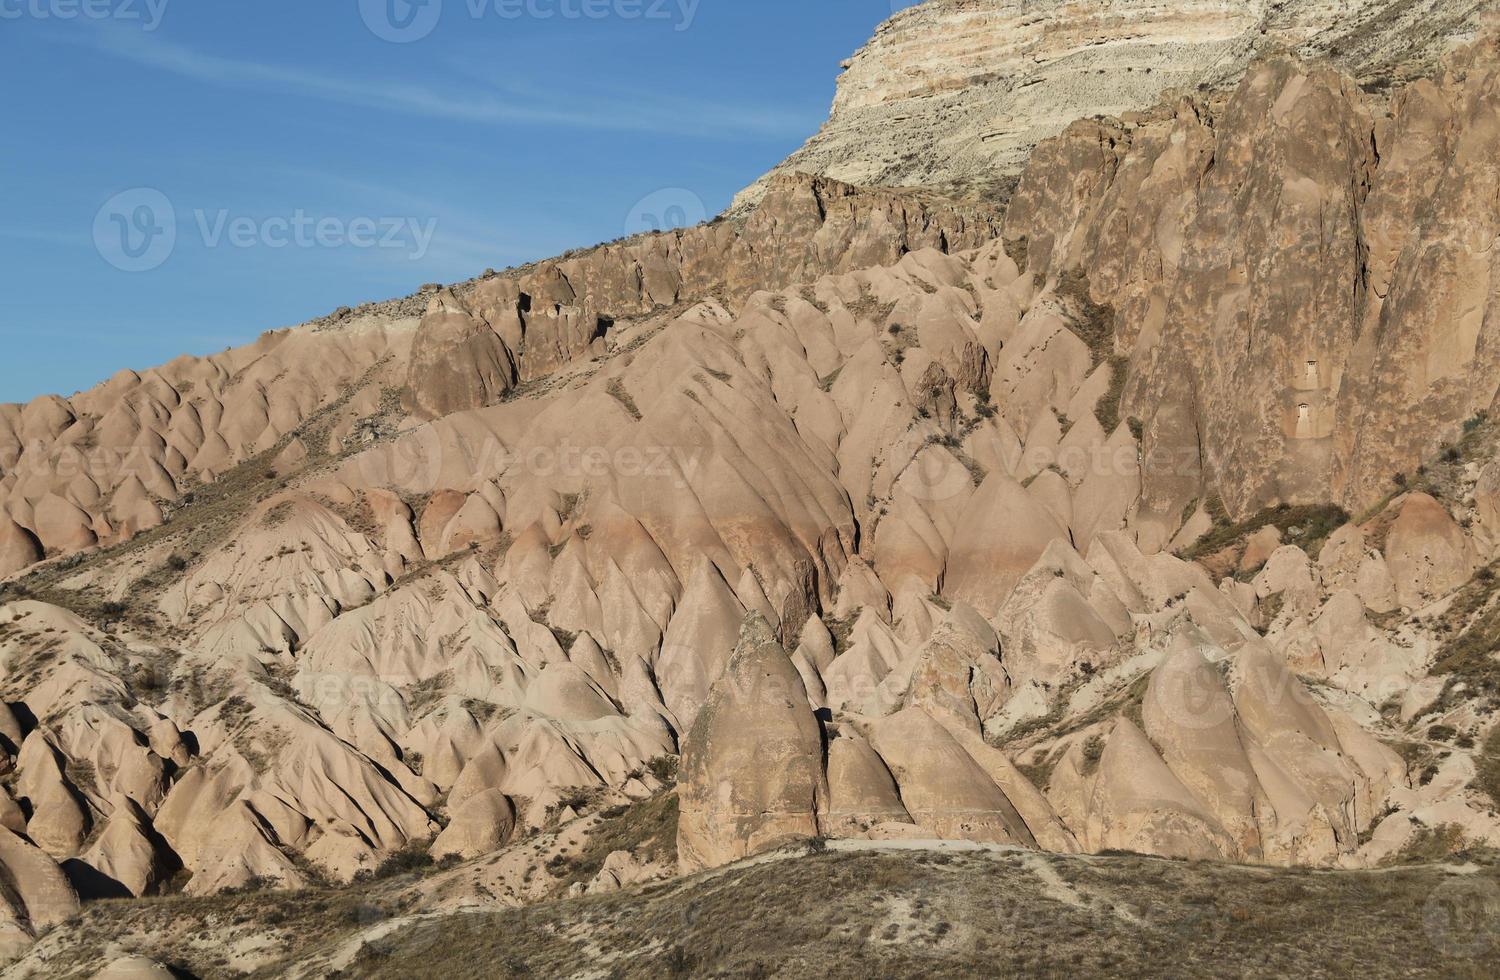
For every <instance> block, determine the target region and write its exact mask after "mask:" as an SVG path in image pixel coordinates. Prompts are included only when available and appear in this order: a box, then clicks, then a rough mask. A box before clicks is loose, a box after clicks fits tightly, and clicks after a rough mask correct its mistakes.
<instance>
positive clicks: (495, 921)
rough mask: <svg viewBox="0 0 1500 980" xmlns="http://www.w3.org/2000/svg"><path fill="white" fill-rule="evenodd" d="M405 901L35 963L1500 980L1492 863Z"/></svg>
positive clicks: (382, 890) (891, 880) (938, 874)
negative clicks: (425, 907) (495, 902)
mask: <svg viewBox="0 0 1500 980" xmlns="http://www.w3.org/2000/svg"><path fill="white" fill-rule="evenodd" d="M403 884H408V885H409V882H408V883H402V882H392V883H388V884H386V885H385V886H379V887H365V888H355V889H353V890H344V891H337V892H305V893H301V894H279V893H262V894H253V895H238V896H233V895H231V896H221V897H216V898H212V899H190V898H177V899H160V900H150V901H146V902H137V903H129V904H126V903H97V904H94V905H92V906H90V907H88V908H87V909H86V910H85V911H84V913H83V914H82V915H81V916H80V917H79V918H78V919H77V920H75V921H74V922H73V923H71V924H69V925H67V926H64V927H62V928H61V929H60V930H58V931H57V932H56V933H54V934H53V935H52V936H50V937H47V938H44V939H43V941H42V942H41V943H40V944H39V946H38V947H37V949H36V950H34V951H33V956H32V957H29V958H28V963H29V964H31V967H32V969H33V970H35V969H36V968H37V965H38V964H39V963H45V964H46V967H45V969H46V971H47V973H48V975H51V976H59V977H61V976H88V975H90V974H92V972H93V971H94V970H96V969H97V968H98V966H99V963H100V959H101V958H102V959H105V960H106V961H107V960H108V959H110V958H113V957H117V956H119V955H123V954H125V953H142V954H145V955H150V956H154V957H157V958H158V959H160V960H162V961H165V962H168V963H170V964H171V966H172V967H173V968H174V969H176V970H178V971H180V974H181V975H192V976H203V977H220V976H238V975H243V972H242V971H245V970H246V968H247V967H248V966H249V965H250V964H251V963H255V964H257V965H256V966H255V967H254V969H253V970H250V971H249V972H250V974H251V975H254V976H289V975H290V976H346V977H356V976H357V977H413V976H443V977H454V978H463V977H653V978H654V977H662V976H666V977H705V976H713V977H781V976H818V977H851V978H852V977H872V976H880V977H917V976H944V977H969V976H973V977H981V976H984V977H990V976H1007V975H1026V976H1060V975H1068V976H1071V977H1092V976H1112V977H1250V976H1256V977H1273V976H1274V977H1350V976H1359V977H1362V978H1375V977H1493V976H1495V975H1496V974H1497V972H1500V866H1497V864H1496V862H1495V860H1494V858H1493V856H1485V855H1478V856H1470V861H1469V862H1468V863H1465V864H1462V865H1452V864H1449V865H1423V866H1416V867H1405V868H1399V869H1390V870H1383V871H1360V872H1334V871H1314V870H1285V869H1269V868H1256V867H1245V866H1231V865H1219V864H1209V863H1201V862H1185V861H1172V860H1164V859H1159V858H1148V857H1142V856H1136V855H1109V856H1096V857H1077V856H1059V855H1047V854H1038V853H1034V852H1027V851H1020V850H1014V849H1009V848H1003V847H997V846H991V845H975V844H967V843H951V842H950V843H938V842H881V843H875V842H868V841H830V842H828V843H826V844H817V845H815V846H812V847H797V848H789V849H786V850H782V851H778V852H775V853H774V854H771V855H766V856H761V857H758V858H754V859H751V860H749V861H744V862H741V863H739V864H737V865H733V866H731V867H728V868H722V869H719V870H717V871H712V872H708V873H705V874H700V875H694V876H691V877H686V878H679V879H674V880H671V881H666V882H658V883H656V884H652V885H647V886H645V887H644V888H638V889H628V890H626V891H622V892H617V893H615V894H611V895H605V896H599V897H585V898H572V899H568V900H564V901H555V902H548V903H543V904H539V905H533V906H529V907H524V908H511V909H499V908H495V907H489V908H482V909H480V908H475V909H465V910H449V911H445V912H440V913H425V914H424V913H422V912H420V910H417V909H410V910H407V911H405V912H403V911H401V910H400V909H393V908H392V907H391V906H390V904H389V902H388V901H387V899H388V898H389V897H390V896H394V895H397V894H399V892H400V889H401V888H402V887H403ZM398 904H399V903H398ZM208 936H212V937H213V938H212V939H205V938H204V937H208ZM37 954H42V956H41V959H40V960H39V959H38V955H37ZM13 972H14V971H13ZM37 975H39V974H37Z"/></svg>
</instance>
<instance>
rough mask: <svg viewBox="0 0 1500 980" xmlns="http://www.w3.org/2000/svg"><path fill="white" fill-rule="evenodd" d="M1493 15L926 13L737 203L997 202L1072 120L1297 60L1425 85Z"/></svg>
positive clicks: (1406, 6) (1363, 0)
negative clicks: (909, 191) (877, 188)
mask: <svg viewBox="0 0 1500 980" xmlns="http://www.w3.org/2000/svg"><path fill="white" fill-rule="evenodd" d="M1485 6H1486V5H1485V4H1482V3H1481V4H1449V3H1443V2H1441V0H1410V2H1398V3H1389V2H1384V0H1358V2H1355V3H1350V4H1338V5H1335V4H1330V3H1327V2H1325V0H1292V2H1280V3H1278V2H1272V0H1253V2H1251V3H1244V4H1235V3H1226V2H1224V0H1193V2H1190V3H1168V2H1162V0H1108V2H1104V3H1097V4H1090V5H1086V6H1080V5H1078V4H1069V3H1064V2H1061V0H1047V2H1044V3H1032V2H1027V0H927V2H925V3H919V4H916V5H914V6H911V7H909V8H908V9H905V10H902V11H901V12H899V13H897V14H896V15H895V16H894V17H892V18H891V19H890V20H889V21H887V22H886V23H885V24H883V25H881V27H880V28H879V30H877V31H876V33H875V37H874V38H873V39H872V40H871V41H870V42H869V43H868V44H866V45H865V46H864V47H863V48H862V49H860V51H859V52H858V53H857V54H856V55H855V56H854V57H853V58H851V59H850V60H849V61H847V62H845V64H844V68H845V71H844V73H843V75H842V76H840V78H839V83H838V94H837V95H836V96H835V98H834V103H833V110H832V114H831V116H830V117H829V119H828V121H827V122H826V123H825V124H824V125H823V127H822V129H821V130H819V132H818V134H817V135H816V136H814V137H813V138H812V139H810V140H809V141H808V142H807V144H806V145H804V146H803V147H802V148H801V149H800V150H798V151H797V152H796V153H794V154H792V156H791V157H789V158H788V159H787V161H786V162H785V163H783V164H782V165H781V166H780V167H778V168H777V169H776V170H773V171H772V172H771V174H769V175H767V177H765V178H762V180H761V181H759V182H757V183H756V184H753V185H751V187H750V188H748V189H747V190H746V191H744V192H743V193H742V194H741V195H740V197H739V198H738V199H737V200H736V207H737V208H740V209H744V208H749V207H752V206H753V205H754V204H755V203H756V202H757V201H759V200H760V199H761V198H762V197H763V196H764V195H765V194H766V193H767V189H768V187H769V186H770V183H771V181H773V180H774V179H775V177H776V176H777V175H780V174H782V173H786V172H790V171H805V172H809V173H816V174H825V175H827V176H830V177H834V178H837V179H839V180H846V181H850V182H852V183H856V184H880V185H889V186H912V187H932V188H942V189H944V190H945V191H947V192H949V193H953V194H958V195H965V196H972V197H975V198H979V197H985V196H991V195H997V194H998V195H1003V194H1004V193H1005V190H1006V188H1007V186H1008V183H1009V182H1008V181H1007V180H1006V179H1005V178H1007V177H1012V178H1013V177H1014V175H1016V174H1018V173H1019V172H1020V171H1021V170H1022V168H1023V167H1024V166H1025V165H1026V163H1027V157H1028V155H1029V153H1030V151H1031V149H1032V148H1033V147H1034V146H1036V145H1037V144H1038V143H1039V142H1041V141H1043V140H1046V139H1049V138H1051V137H1053V136H1056V135H1057V134H1058V133H1059V132H1060V131H1061V130H1062V129H1063V127H1065V126H1067V125H1068V124H1069V123H1070V122H1072V121H1073V120H1075V119H1079V118H1085V117H1089V116H1095V115H1122V114H1124V113H1127V112H1130V111H1132V110H1141V109H1146V108H1148V107H1150V106H1151V105H1153V104H1154V103H1156V101H1157V100H1158V99H1159V98H1160V97H1161V96H1162V95H1163V94H1164V93H1167V92H1169V91H1171V90H1174V89H1176V90H1192V89H1195V88H1198V87H1200V86H1209V87H1212V86H1216V85H1220V84H1224V83H1226V82H1227V83H1228V84H1234V83H1235V82H1237V81H1238V80H1239V78H1240V76H1241V75H1242V74H1243V73H1244V70H1245V67H1246V66H1247V65H1248V64H1249V63H1250V62H1251V61H1252V60H1253V59H1254V58H1256V57H1257V56H1262V55H1265V54H1269V53H1272V52H1275V51H1279V50H1288V49H1290V50H1295V51H1297V52H1298V53H1299V54H1300V55H1301V56H1303V57H1306V58H1329V59H1332V60H1334V61H1335V62H1336V63H1338V64H1339V66H1340V67H1341V68H1343V69H1345V70H1347V71H1349V72H1350V73H1351V74H1353V75H1354V77H1355V78H1357V79H1358V80H1360V81H1362V82H1368V83H1370V84H1372V85H1374V86H1381V87H1383V86H1386V85H1389V84H1391V83H1392V81H1404V80H1407V79H1411V78H1415V77H1420V76H1422V75H1424V74H1426V73H1428V72H1430V71H1431V70H1432V69H1433V68H1434V67H1435V66H1436V64H1437V60H1438V58H1439V56H1441V55H1442V53H1443V52H1444V51H1445V50H1446V49H1447V48H1448V47H1449V46H1451V44H1452V43H1454V41H1455V40H1457V39H1464V38H1468V37H1471V36H1472V35H1473V32H1474V30H1475V29H1476V27H1477V25H1478V24H1479V22H1480V18H1481V16H1482V13H1483V11H1484V9H1485Z"/></svg>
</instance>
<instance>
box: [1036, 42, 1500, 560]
mask: <svg viewBox="0 0 1500 980" xmlns="http://www.w3.org/2000/svg"><path fill="white" fill-rule="evenodd" d="M1495 79H1496V58H1495V51H1494V46H1493V41H1483V42H1480V43H1478V44H1476V45H1475V46H1474V47H1473V48H1472V49H1467V50H1465V51H1464V52H1463V53H1461V54H1458V55H1455V56H1454V59H1453V60H1452V67H1451V71H1450V73H1449V74H1447V75H1445V76H1444V78H1443V81H1442V82H1441V83H1440V84H1433V83H1428V82H1422V83H1418V84H1416V85H1413V86H1411V87H1410V88H1408V89H1405V90H1402V92H1401V94H1399V95H1398V96H1397V97H1396V99H1395V100H1394V105H1393V108H1392V111H1391V115H1390V116H1389V117H1386V116H1384V115H1383V114H1382V112H1381V109H1380V106H1379V105H1378V104H1377V103H1376V102H1374V101H1373V100H1372V99H1371V98H1370V97H1369V96H1368V95H1366V94H1365V93H1363V92H1361V91H1360V89H1359V88H1358V87H1357V86H1356V85H1354V84H1353V81H1352V80H1351V79H1349V78H1347V77H1345V76H1341V75H1339V74H1337V73H1335V72H1333V71H1329V70H1314V69H1309V68H1307V67H1305V66H1303V65H1301V64H1299V63H1296V62H1293V61H1289V60H1273V61H1271V62H1269V63H1264V64H1259V65H1257V66H1255V67H1254V68H1252V69H1251V71H1250V73H1249V75H1248V76H1247V78H1246V79H1245V81H1244V82H1243V83H1242V84H1241V85H1240V86H1239V87H1238V89H1237V90H1236V91H1235V92H1234V94H1233V95H1232V96H1230V97H1229V98H1228V99H1227V100H1226V101H1224V102H1223V103H1215V102H1212V101H1207V102H1204V101H1183V102H1181V103H1179V104H1177V105H1176V106H1174V107H1168V108H1163V109H1159V110H1156V111H1154V112H1152V113H1147V114H1144V115H1138V116H1133V117H1130V118H1129V119H1128V120H1127V121H1126V122H1123V123H1121V122H1114V121H1108V120H1106V121H1102V122H1083V123H1078V124H1075V125H1073V126H1071V127H1070V128H1069V129H1068V130H1067V131H1066V132H1065V133H1064V134H1063V135H1061V136H1059V137H1058V138H1056V139H1055V140H1052V141H1049V142H1047V143H1045V144H1043V145H1042V146H1041V147H1039V148H1038V150H1037V152H1036V154H1035V155H1034V156H1033V158H1032V160H1031V162H1030V164H1029V165H1028V168H1027V171H1026V173H1025V175H1024V176H1023V178H1022V180H1021V183H1020V186H1019V188H1018V190H1017V192H1016V195H1015V199H1014V201H1013V203H1012V206H1011V209H1010V212H1009V214H1008V216H1007V223H1006V234H1007V236H1008V237H1010V238H1014V239H1025V240H1026V241H1027V243H1028V246H1029V247H1028V260H1029V267H1030V269H1031V270H1032V271H1033V272H1035V273H1038V274H1041V275H1045V276H1056V277H1058V278H1059V281H1060V282H1062V281H1064V280H1067V279H1068V277H1069V276H1075V275H1076V276H1082V277H1084V278H1086V280H1087V283H1088V292H1089V294H1090V296H1091V298H1092V299H1093V300H1094V301H1096V302H1098V303H1101V304H1104V308H1105V310H1106V315H1108V314H1113V322H1114V327H1115V329H1114V336H1113V348H1114V351H1115V352H1116V353H1117V354H1119V355H1121V356H1125V357H1127V358H1128V359H1129V361H1130V367H1129V373H1130V381H1129V385H1128V387H1127V389H1126V394H1125V399H1124V403H1123V410H1124V412H1125V413H1126V414H1130V415H1134V416H1136V417H1138V418H1140V419H1141V420H1142V422H1143V423H1144V428H1145V440H1144V449H1145V457H1144V469H1143V473H1142V477H1143V480H1144V486H1143V491H1144V494H1143V498H1142V501H1141V511H1142V513H1141V514H1140V515H1139V516H1140V518H1141V519H1142V520H1141V523H1142V526H1143V527H1144V526H1149V524H1150V523H1152V522H1158V521H1159V522H1161V523H1162V526H1163V531H1165V532H1170V531H1171V530H1172V529H1173V528H1175V526H1176V522H1177V521H1178V520H1179V519H1180V515H1181V512H1182V510H1183V508H1184V507H1185V506H1186V505H1187V504H1188V503H1190V502H1191V501H1192V500H1194V499H1203V498H1204V497H1205V496H1207V495H1209V494H1210V493H1220V494H1221V495H1222V497H1223V499H1224V501H1225V502H1226V503H1227V504H1228V505H1229V506H1230V508H1231V510H1232V511H1234V512H1236V513H1246V512H1250V511H1254V510H1257V509H1260V508H1262V507H1265V506H1269V505H1272V504H1276V503H1281V502H1290V503H1321V502H1324V501H1327V500H1330V499H1332V500H1337V501H1340V502H1342V503H1344V504H1346V505H1347V506H1349V507H1351V509H1353V508H1356V507H1362V506H1366V505H1368V504H1369V503H1371V502H1373V501H1374V500H1375V499H1378V498H1379V496H1381V495H1382V493H1383V492H1384V490H1385V488H1387V487H1388V486H1389V480H1390V477H1391V475H1392V474H1393V473H1397V472H1401V471H1406V470H1410V469H1413V468H1415V466H1416V465H1417V464H1418V463H1419V462H1420V461H1421V460H1422V459H1424V458H1425V457H1426V456H1428V455H1430V454H1431V453H1432V452H1433V450H1434V447H1435V446H1437V445H1438V443H1439V442H1441V441H1443V440H1445V439H1449V440H1451V439H1456V438H1457V436H1458V434H1459V426H1460V424H1461V423H1463V422H1464V421H1465V420H1466V419H1468V418H1470V417H1471V416H1473V415H1474V414H1475V413H1476V412H1478V411H1480V410H1483V409H1487V408H1488V407H1489V405H1490V403H1491V402H1492V401H1493V399H1494V396H1495V393H1496V390H1497V387H1500V375H1496V368H1495V366H1494V365H1492V364H1491V358H1490V357H1489V355H1488V353H1487V351H1488V349H1489V347H1488V340H1487V338H1488V333H1487V332H1486V331H1485V330H1484V329H1483V328H1484V327H1485V325H1486V324H1487V323H1488V322H1489V316H1490V314H1489V310H1491V309H1492V308H1493V304H1492V303H1491V302H1490V296H1491V295H1492V294H1491V291H1490V289H1489V286H1488V285H1487V283H1488V282H1489V273H1488V272H1487V271H1486V270H1487V269H1488V268H1489V267H1490V262H1491V261H1492V259H1491V256H1490V251H1489V243H1491V242H1492V241H1493V240H1494V238H1495V236H1496V232H1497V229H1496V228H1495V227H1492V223H1493V221H1494V217H1493V213H1492V212H1493V209H1492V208H1489V207H1487V206H1484V205H1480V204H1478V203H1477V201H1478V200H1480V199H1484V200H1492V199H1493V195H1494V189H1493V181H1494V179H1495V178H1494V175H1493V173H1491V172H1490V171H1489V170H1484V172H1482V173H1481V172H1479V171H1477V170H1475V169H1474V168H1475V166H1476V164H1475V163H1474V162H1473V161H1476V160H1478V159H1481V158H1488V157H1490V156H1492V155H1493V154H1494V153H1495V151H1496V149H1497V146H1496V140H1497V138H1500V128H1497V126H1496V124H1495V122H1494V119H1493V111H1492V106H1493V101H1494V100H1493V97H1492V96H1490V95H1486V94H1485V93H1489V92H1492V91H1493V86H1494V85H1495V84H1496V80H1495ZM1486 107H1489V108H1486ZM1247 392H1255V393H1256V395H1255V397H1254V398H1248V397H1246V393H1247ZM1169 525H1170V526H1169ZM1151 540H1153V541H1154V540H1156V537H1155V536H1154V535H1153V536H1152V538H1151Z"/></svg>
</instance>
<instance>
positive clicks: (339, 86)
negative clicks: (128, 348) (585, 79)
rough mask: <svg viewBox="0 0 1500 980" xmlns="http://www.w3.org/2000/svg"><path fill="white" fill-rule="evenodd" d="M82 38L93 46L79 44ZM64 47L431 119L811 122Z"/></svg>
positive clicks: (705, 133)
mask: <svg viewBox="0 0 1500 980" xmlns="http://www.w3.org/2000/svg"><path fill="white" fill-rule="evenodd" d="M79 38H84V39H87V40H84V41H81V42H79V41H77V40H76V39H79ZM59 39H60V40H65V41H66V43H87V44H89V45H90V46H91V47H93V48H95V49H96V50H98V51H100V52H102V53H104V54H107V55H110V56H113V57H116V58H120V59H122V60H125V61H129V62H132V63H134V64H137V65H141V66H144V67H147V68H153V69H156V70H159V71H165V72H170V73H172V74H175V75H179V76H182V77H184V78H191V79H193V80H194V81H199V82H204V83H208V84H213V85H223V86H229V87H233V88H241V89H252V90H262V91H272V92H281V93H285V94H287V95H295V96H299V97H303V98H306V97H312V98H316V99H320V100H322V101H325V102H332V103H337V104H340V105H350V106H357V107H360V108H366V109H374V110H380V111H386V112H400V113H404V114H408V115H415V116H422V117H425V118H429V119H448V120H454V121H459V122H472V123H478V124H484V125H511V126H514V125H535V126H552V127H562V128H570V129H588V130H610V131H630V132H647V133H660V134H669V135H675V136H695V137H713V138H721V139H734V138H746V137H754V138H762V137H772V138H781V137H788V136H799V135H804V134H805V133H806V131H807V125H806V121H805V120H804V119H802V118H800V117H798V116H796V115H795V114H791V113H785V112H777V111H774V110H763V109H759V108H752V107H745V106H736V105H723V104H717V103H707V102H693V101H689V100H682V99H660V100H657V101H655V102H648V101H645V100H636V101H630V102H618V101H608V100H605V99H602V98H600V97H598V96H594V95H581V94H575V95H571V96H569V97H567V98H563V99H559V98H557V97H552V98H550V99H546V98H544V99H538V98H537V96H536V95H534V94H526V95H522V94H520V93H517V92H507V91H505V90H504V88H503V87H502V86H499V85H497V84H495V83H494V82H483V81H479V80H477V79H475V80H471V81H469V82H468V83H467V84H460V85H458V86H457V87H455V88H451V89H448V90H439V89H435V88H432V87H429V86H426V85H420V84H415V83H411V82H404V81H388V80H379V79H368V78H360V79H352V78H343V77H339V76H336V75H330V74H326V73H323V72H317V71H310V70H308V69H305V68H300V67H296V66H291V65H275V64H266V63H263V62H257V61H249V60H245V59H240V58H227V57H223V56H220V55H214V54H206V53H204V52H201V51H197V50H195V49H193V48H190V47H187V46H185V45H181V44H177V43H174V42H171V41H168V40H166V39H165V38H162V37H161V36H159V35H152V36H150V37H144V36H141V35H140V34H139V33H138V32H115V31H107V30H94V31H84V32H75V33H74V34H73V35H72V36H71V38H69V39H63V38H61V37H60V38H59Z"/></svg>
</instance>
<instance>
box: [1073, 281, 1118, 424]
mask: <svg viewBox="0 0 1500 980" xmlns="http://www.w3.org/2000/svg"><path fill="white" fill-rule="evenodd" d="M1057 297H1058V299H1060V300H1062V301H1063V302H1064V303H1066V304H1067V306H1068V309H1069V312H1070V313H1071V323H1070V324H1069V327H1070V329H1071V330H1072V331H1073V333H1075V334H1077V335H1078V339H1079V340H1082V341H1083V342H1084V344H1085V345H1087V346H1088V349H1089V353H1090V354H1091V355H1093V359H1094V367H1098V366H1099V365H1100V364H1103V363H1105V362H1106V361H1109V360H1111V359H1112V358H1113V357H1114V356H1115V310H1114V307H1112V306H1107V305H1105V304H1102V303H1096V302H1094V298H1093V296H1092V295H1091V294H1090V292H1089V277H1088V273H1086V272H1084V270H1083V269H1070V270H1069V271H1067V272H1065V273H1063V274H1062V275H1061V276H1059V277H1058V281H1057ZM1121 373H1123V372H1121ZM1117 407H1118V406H1117Z"/></svg>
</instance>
